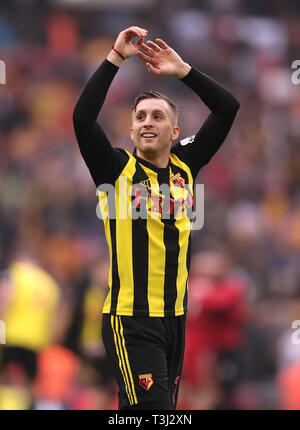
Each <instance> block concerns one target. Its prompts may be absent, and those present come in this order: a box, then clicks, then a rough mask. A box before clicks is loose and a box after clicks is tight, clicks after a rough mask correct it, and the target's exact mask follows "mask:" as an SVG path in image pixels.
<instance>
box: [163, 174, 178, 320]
mask: <svg viewBox="0 0 300 430" xmlns="http://www.w3.org/2000/svg"><path fill="white" fill-rule="evenodd" d="M173 172H174V170H173ZM158 183H159V185H160V186H161V185H162V184H168V185H169V172H159V173H158ZM162 222H163V223H164V244H165V248H166V262H165V281H164V314H165V316H175V303H176V298H177V288H176V280H177V272H178V256H179V243H178V239H179V231H178V229H177V227H176V226H175V219H174V217H173V216H171V217H170V219H167V218H163V217H162Z"/></svg>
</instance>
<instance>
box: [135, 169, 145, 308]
mask: <svg viewBox="0 0 300 430" xmlns="http://www.w3.org/2000/svg"><path fill="white" fill-rule="evenodd" d="M147 179H149V178H148V177H147V175H146V173H145V171H144V170H143V169H142V168H141V166H140V165H139V163H136V171H135V173H134V175H133V178H132V183H133V184H138V183H140V182H141V181H144V180H147ZM139 188H141V190H140V191H139V192H140V193H142V194H143V196H147V194H148V193H147V189H146V187H139ZM132 199H134V196H133V197H132ZM143 209H144V210H143ZM136 211H137V209H136ZM140 214H141V215H142V214H143V217H142V218H143V219H142V218H138V219H136V220H134V219H133V221H132V265H133V282H134V302H133V315H136V311H141V310H143V311H146V312H147V313H149V303H148V258H149V256H148V242H149V238H148V231H147V219H145V217H146V215H147V205H146V200H142V201H141V211H140Z"/></svg>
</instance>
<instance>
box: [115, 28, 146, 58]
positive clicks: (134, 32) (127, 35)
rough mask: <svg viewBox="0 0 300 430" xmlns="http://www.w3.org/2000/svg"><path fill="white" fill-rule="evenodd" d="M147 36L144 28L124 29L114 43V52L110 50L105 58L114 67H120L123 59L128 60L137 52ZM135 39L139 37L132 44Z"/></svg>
mask: <svg viewBox="0 0 300 430" xmlns="http://www.w3.org/2000/svg"><path fill="white" fill-rule="evenodd" d="M147 34H148V31H147V30H145V29H144V28H140V27H136V26H132V27H129V28H126V29H125V30H123V31H121V33H120V34H119V35H118V37H117V39H116V41H115V43H114V49H115V50H114V49H112V50H111V51H110V53H109V54H108V56H107V57H106V58H107V59H108V60H109V61H111V62H112V63H114V64H115V65H116V66H120V64H121V63H122V61H123V59H126V58H130V57H132V56H133V55H135V54H136V53H137V52H138V49H139V48H140V47H141V45H142V43H143V42H144V39H145V37H146V36H147ZM135 37H139V39H138V40H137V42H136V43H135V44H133V43H132V41H133V39H134V38H135Z"/></svg>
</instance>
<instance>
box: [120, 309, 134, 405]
mask: <svg viewBox="0 0 300 430" xmlns="http://www.w3.org/2000/svg"><path fill="white" fill-rule="evenodd" d="M119 322H120V327H121V330H120V336H121V339H122V344H123V349H124V355H125V362H126V365H127V371H128V374H129V378H130V383H131V390H132V393H133V403H137V402H138V401H137V397H136V393H135V388H134V382H133V377H132V372H131V368H130V364H129V360H128V354H127V350H126V346H125V338H124V331H123V324H122V321H121V317H119Z"/></svg>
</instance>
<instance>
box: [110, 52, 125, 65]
mask: <svg viewBox="0 0 300 430" xmlns="http://www.w3.org/2000/svg"><path fill="white" fill-rule="evenodd" d="M123 58H124V57H123ZM123 58H122V57H121V56H120V55H119V54H118V53H117V52H116V51H115V50H114V49H112V50H111V51H110V53H109V54H108V55H107V57H106V59H107V60H108V61H110V62H111V63H113V64H114V65H115V66H117V67H120V66H121V64H122V63H123V61H124V59H123Z"/></svg>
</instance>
